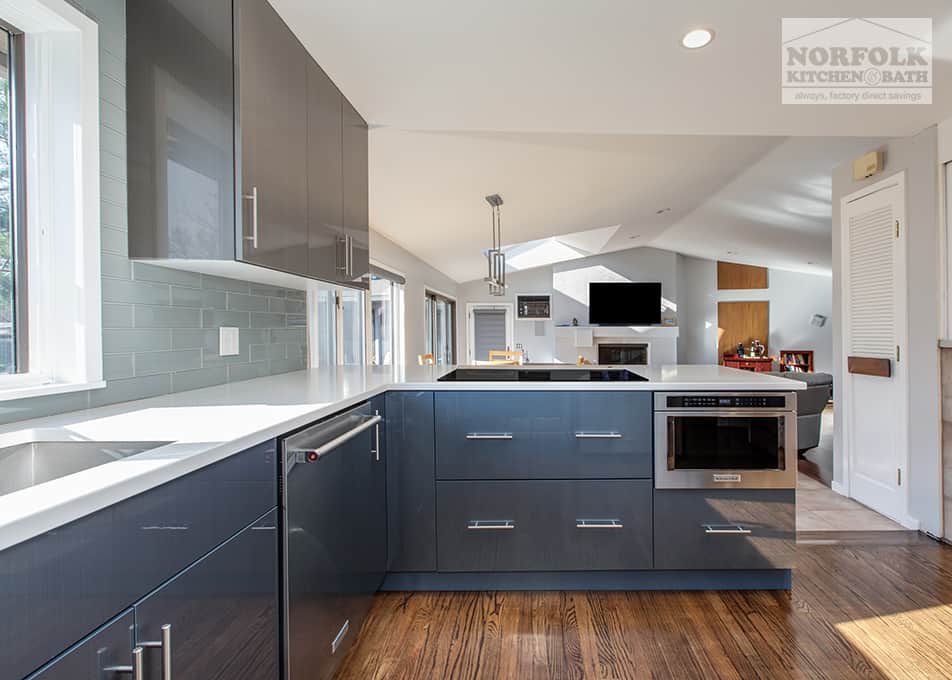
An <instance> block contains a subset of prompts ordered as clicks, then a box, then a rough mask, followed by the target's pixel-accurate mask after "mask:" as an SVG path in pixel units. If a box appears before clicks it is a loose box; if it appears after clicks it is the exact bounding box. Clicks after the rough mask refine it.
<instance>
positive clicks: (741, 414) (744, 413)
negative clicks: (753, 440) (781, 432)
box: [655, 408, 797, 418]
mask: <svg viewBox="0 0 952 680" xmlns="http://www.w3.org/2000/svg"><path fill="white" fill-rule="evenodd" d="M655 414H656V415H659V416H665V417H668V416H675V417H684V416H688V417H690V416H694V417H695V418H721V417H723V418H785V417H787V416H795V415H797V412H796V411H782V410H777V409H764V410H763V411H751V410H749V409H729V408H725V409H720V410H717V409H715V410H706V409H694V410H683V409H681V410H672V411H666V410H658V411H655Z"/></svg>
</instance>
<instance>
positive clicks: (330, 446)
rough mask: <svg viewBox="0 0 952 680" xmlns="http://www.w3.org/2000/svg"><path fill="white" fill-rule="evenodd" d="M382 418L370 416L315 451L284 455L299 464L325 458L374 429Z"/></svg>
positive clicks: (299, 451)
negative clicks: (297, 459)
mask: <svg viewBox="0 0 952 680" xmlns="http://www.w3.org/2000/svg"><path fill="white" fill-rule="evenodd" d="M382 421H383V418H382V417H381V416H372V417H371V418H369V419H368V420H365V421H364V422H362V423H361V424H360V425H358V426H357V427H355V428H353V429H352V430H347V432H345V433H344V434H342V435H340V436H338V437H334V438H333V439H331V440H330V441H329V442H327V443H326V444H322V445H321V446H318V447H317V448H316V449H288V450H287V451H286V452H285V453H286V454H287V456H288V457H290V458H300V459H301V460H300V462H305V461H307V460H309V459H311V460H313V459H314V458H315V457H316V458H317V459H320V458H321V457H322V456H326V455H327V454H328V453H330V452H331V451H333V450H334V449H336V448H337V447H338V446H340V445H341V444H345V443H347V442H349V441H350V440H351V439H353V438H354V437H356V436H357V435H359V434H360V433H361V432H365V431H366V430H369V429H370V428H372V427H375V426H376V425H377V423H379V422H382Z"/></svg>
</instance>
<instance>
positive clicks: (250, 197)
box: [243, 186, 258, 248]
mask: <svg viewBox="0 0 952 680" xmlns="http://www.w3.org/2000/svg"><path fill="white" fill-rule="evenodd" d="M243 198H244V199H245V200H246V201H251V236H245V240H246V241H251V247H252V248H257V247H258V187H256V186H254V187H251V193H250V194H245V195H244V196H243Z"/></svg>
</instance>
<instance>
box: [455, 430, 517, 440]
mask: <svg viewBox="0 0 952 680" xmlns="http://www.w3.org/2000/svg"><path fill="white" fill-rule="evenodd" d="M466 438H467V439H489V440H495V441H508V440H510V439H512V435H511V434H509V433H508V432H500V433H498V434H489V433H487V434H481V433H479V432H470V433H469V434H467V435H466Z"/></svg>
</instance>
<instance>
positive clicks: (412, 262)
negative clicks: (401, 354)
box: [370, 137, 466, 365]
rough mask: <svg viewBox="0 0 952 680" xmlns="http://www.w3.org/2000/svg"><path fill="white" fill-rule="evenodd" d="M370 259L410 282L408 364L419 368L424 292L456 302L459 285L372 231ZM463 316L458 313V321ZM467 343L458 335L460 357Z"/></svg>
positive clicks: (406, 299) (406, 318)
mask: <svg viewBox="0 0 952 680" xmlns="http://www.w3.org/2000/svg"><path fill="white" fill-rule="evenodd" d="M372 140H373V137H371V143H373V141H372ZM370 257H371V259H372V260H373V261H374V262H376V263H378V264H380V265H381V266H383V267H387V268H388V269H392V270H394V271H396V272H398V273H400V274H403V275H404V276H405V277H406V279H407V283H406V286H405V287H404V308H405V314H404V326H405V332H406V348H405V349H406V362H407V364H411V365H412V364H415V363H416V362H417V357H418V356H419V355H420V354H423V353H424V351H425V349H424V348H425V346H426V345H425V344H424V342H425V341H424V324H423V299H424V291H425V290H433V291H435V292H438V293H443V294H444V295H447V296H449V297H451V298H456V297H457V284H456V282H455V281H454V280H453V279H451V278H449V277H448V276H446V275H445V274H443V273H442V272H440V271H438V270H436V269H434V268H433V267H431V266H430V265H428V264H426V263H425V262H423V261H422V260H421V259H420V258H418V257H417V256H416V255H413V254H412V253H410V252H409V251H407V250H406V249H404V248H403V247H401V246H399V245H398V244H396V243H394V242H393V241H391V240H390V239H388V238H387V237H386V236H383V235H382V234H379V233H378V232H376V231H374V230H373V229H371V230H370ZM460 313H461V312H458V313H457V317H458V316H459V314H460ZM457 327H458V328H459V326H457ZM462 329H463V331H464V332H465V330H466V326H465V325H464V326H462ZM464 342H465V341H464V340H460V339H459V337H458V334H457V343H456V351H457V353H459V352H460V351H462V350H463V344H464Z"/></svg>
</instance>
